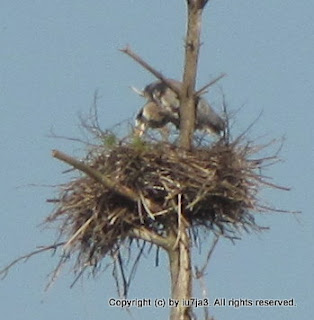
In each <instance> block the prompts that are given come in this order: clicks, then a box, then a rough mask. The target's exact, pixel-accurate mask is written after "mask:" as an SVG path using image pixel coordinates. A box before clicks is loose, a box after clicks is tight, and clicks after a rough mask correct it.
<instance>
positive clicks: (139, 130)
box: [133, 121, 147, 137]
mask: <svg viewBox="0 0 314 320" xmlns="http://www.w3.org/2000/svg"><path fill="white" fill-rule="evenodd" d="M146 129H147V125H146V123H144V122H141V121H135V127H134V129H133V135H134V136H135V137H142V135H143V134H144V133H145V132H146Z"/></svg>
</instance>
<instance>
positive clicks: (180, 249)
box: [167, 226, 192, 320]
mask: <svg viewBox="0 0 314 320" xmlns="http://www.w3.org/2000/svg"><path fill="white" fill-rule="evenodd" d="M179 232H180V239H179V242H178V244H177V246H175V248H170V249H169V250H167V252H168V256H169V263H170V274H171V298H172V302H173V303H174V304H173V306H172V308H171V313H170V320H190V319H191V312H192V308H191V306H190V305H189V302H190V299H191V294H192V278H191V277H192V272H191V254H190V247H191V246H190V239H189V235H188V230H187V228H186V227H185V226H182V229H181V230H180V231H179Z"/></svg>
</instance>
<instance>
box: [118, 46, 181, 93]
mask: <svg viewBox="0 0 314 320" xmlns="http://www.w3.org/2000/svg"><path fill="white" fill-rule="evenodd" d="M119 51H121V52H123V53H125V54H127V55H128V56H129V57H131V58H132V59H133V60H135V61H136V62H137V63H139V64H140V65H141V66H142V67H143V68H145V69H146V70H148V71H149V72H150V73H152V74H153V75H154V76H155V77H156V78H158V79H159V80H161V81H162V82H163V83H165V84H166V85H167V87H169V88H170V89H171V90H173V91H174V92H175V93H176V94H177V95H178V96H179V97H180V96H181V91H180V89H179V88H178V87H176V86H175V85H174V84H173V83H172V82H171V81H170V80H169V79H168V78H166V77H165V76H163V75H162V74H161V73H160V72H158V71H157V70H156V69H154V68H153V67H152V66H150V65H149V64H148V63H147V62H146V61H144V60H143V59H142V58H141V57H140V56H138V55H137V54H136V53H135V52H133V51H132V50H131V49H130V47H128V46H127V47H125V48H124V49H119Z"/></svg>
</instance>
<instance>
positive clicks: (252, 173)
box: [0, 0, 287, 320]
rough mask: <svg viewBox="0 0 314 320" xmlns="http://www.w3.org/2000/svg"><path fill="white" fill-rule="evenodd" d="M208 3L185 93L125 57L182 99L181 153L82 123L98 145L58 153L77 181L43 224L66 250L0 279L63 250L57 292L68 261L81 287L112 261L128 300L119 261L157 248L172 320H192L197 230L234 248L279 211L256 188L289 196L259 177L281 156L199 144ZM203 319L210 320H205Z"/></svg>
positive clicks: (188, 58) (240, 146) (190, 43)
mask: <svg viewBox="0 0 314 320" xmlns="http://www.w3.org/2000/svg"><path fill="white" fill-rule="evenodd" d="M207 2H208V0H187V1H186V3H187V19H188V27H187V33H186V41H185V67H184V73H183V86H182V89H181V90H180V89H178V87H176V86H174V85H173V83H172V82H171V81H168V78H167V77H165V76H164V75H163V74H161V73H159V72H157V71H156V69H154V68H153V67H152V66H150V65H149V64H148V63H146V62H145V61H144V60H143V59H142V58H141V57H139V56H138V55H137V54H135V53H134V52H133V51H132V50H131V49H130V48H128V47H127V48H125V49H122V50H121V51H122V52H124V53H126V54H127V55H129V56H130V57H131V58H133V59H134V60H135V61H137V62H138V63H139V64H141V65H142V66H143V67H144V68H146V69H147V70H148V71H149V72H151V73H152V74H154V75H155V76H156V77H157V78H158V79H159V80H160V81H162V82H163V83H164V84H165V85H166V86H168V87H169V88H170V89H171V90H173V91H174V92H175V93H176V94H177V95H178V96H179V98H180V104H181V107H180V137H179V144H178V145H173V144H169V143H164V142H160V141H153V140H152V141H148V142H147V141H134V140H133V139H132V136H128V137H125V138H123V139H120V140H119V139H118V138H115V137H114V138H115V139H112V137H113V135H112V133H111V132H110V131H103V130H101V129H100V126H99V123H98V119H97V116H96V117H94V119H93V121H92V122H91V123H89V124H88V123H84V127H85V128H87V129H89V130H90V131H91V132H92V133H93V134H95V135H96V136H97V138H98V139H99V140H100V143H98V144H96V145H92V146H89V147H90V148H89V150H88V152H87V155H86V157H84V158H83V159H80V160H78V159H75V158H72V157H71V156H68V155H66V154H64V153H62V152H60V151H57V150H54V151H53V153H52V155H53V157H55V158H57V159H59V160H61V161H63V162H65V163H66V164H68V165H70V166H71V167H73V168H74V169H75V170H77V171H78V172H79V173H80V174H78V176H77V178H75V179H71V180H70V181H69V182H68V183H67V184H63V185H62V186H61V187H60V192H59V195H58V197H56V198H54V199H49V200H48V201H49V202H51V203H53V204H54V205H55V209H54V211H53V213H52V214H51V215H50V216H49V217H48V218H47V219H46V223H49V224H51V223H54V224H57V226H58V229H59V231H60V238H61V240H60V241H59V242H56V243H54V244H52V245H50V246H47V247H43V248H41V249H39V250H37V251H34V252H32V253H31V254H29V255H25V256H23V257H20V258H19V259H17V260H15V261H13V262H12V263H11V264H10V265H8V266H7V267H6V268H4V269H3V270H2V271H0V274H2V275H6V274H7V272H8V270H9V269H10V268H11V267H12V266H13V265H14V264H15V263H17V262H18V261H21V260H25V259H28V258H29V257H30V256H32V255H34V254H37V253H42V252H44V251H48V250H58V249H59V250H61V256H60V261H59V263H58V265H57V267H56V268H55V270H54V271H53V273H52V277H51V282H53V281H54V280H55V278H56V276H57V275H58V274H59V271H60V269H61V268H62V267H63V265H64V264H66V263H68V262H70V261H73V260H74V270H75V272H76V275H77V278H78V277H80V276H81V275H82V274H83V272H84V271H87V270H90V271H91V273H92V274H96V273H97V271H99V269H100V266H101V263H102V262H103V261H104V259H105V258H110V259H111V261H112V266H113V275H114V278H115V280H116V282H117V284H118V285H117V287H118V289H119V288H120V284H121V283H122V289H123V290H122V291H119V294H120V295H121V296H122V297H125V296H126V295H127V291H128V288H129V285H130V282H129V280H127V278H126V275H125V270H124V265H125V262H127V261H125V260H127V258H124V257H122V253H121V251H122V250H123V248H127V249H128V251H129V252H131V251H132V248H133V246H134V243H136V249H138V248H139V249H140V250H139V254H138V256H137V259H135V264H134V266H135V265H136V263H138V261H139V259H140V257H141V256H142V254H143V250H144V249H145V246H146V244H151V245H152V246H155V247H156V248H157V249H159V248H161V249H163V250H165V251H166V252H167V254H168V257H169V269H170V275H171V298H172V299H174V300H175V301H177V302H178V306H177V307H176V308H172V309H171V315H170V319H171V320H190V319H192V318H193V313H192V305H191V304H189V302H190V299H191V296H192V268H191V265H192V262H191V248H192V247H193V239H194V240H195V239H197V237H198V230H199V229H200V228H203V229H205V230H207V231H210V232H212V233H213V234H214V235H215V236H216V237H217V238H218V237H220V236H224V237H226V238H228V239H230V240H234V239H238V236H237V232H238V230H239V228H241V227H242V228H243V229H244V230H251V229H253V230H261V227H259V226H258V225H257V224H256V223H255V221H254V215H253V214H254V213H255V212H261V211H262V212H264V211H269V210H274V209H272V208H268V207H265V206H264V205H262V204H261V203H260V202H259V201H258V200H257V199H258V197H257V194H258V192H259V190H260V188H261V187H271V188H279V189H283V190H287V189H286V188H283V187H279V186H276V185H274V184H271V183H269V181H268V180H267V178H266V177H263V176H262V175H261V173H260V170H261V168H263V166H264V165H265V166H266V165H267V166H268V165H269V164H272V163H275V162H276V161H277V154H275V155H274V156H272V157H267V158H254V154H256V152H258V151H260V150H261V149H263V148H264V147H265V146H256V145H254V144H252V143H251V142H246V141H245V140H244V139H243V136H240V137H239V138H237V139H235V140H234V141H230V139H229V136H224V138H223V139H222V140H220V141H218V142H216V143H213V144H210V145H208V144H202V143H199V144H197V143H196V141H195V140H194V136H193V133H194V125H195V104H196V103H195V101H196V99H197V98H198V96H199V95H200V94H201V93H202V92H203V91H204V90H205V89H206V88H207V87H209V86H211V85H212V84H213V83H215V82H216V81H218V80H219V79H220V78H221V77H222V76H219V77H218V78H217V79H215V80H213V81H211V82H209V83H208V84H207V85H205V86H203V87H202V88H201V89H199V90H195V82H196V75H197V62H198V55H199V49H200V33H201V22H202V21H201V19H202V13H203V10H204V8H205V6H206V4H207ZM108 141H111V143H110V144H109V143H108ZM252 157H253V158H252ZM210 253H211V251H209V255H208V259H209V256H210ZM201 273H202V272H198V275H197V276H199V275H200V274H201ZM77 278H76V279H77ZM74 282H75V281H74ZM184 301H186V302H187V303H183V302H184ZM205 316H206V320H207V319H208V318H209V317H208V314H207V313H205Z"/></svg>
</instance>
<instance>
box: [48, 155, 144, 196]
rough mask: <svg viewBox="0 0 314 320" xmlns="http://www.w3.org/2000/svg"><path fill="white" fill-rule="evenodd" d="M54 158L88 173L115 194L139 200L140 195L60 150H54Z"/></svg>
mask: <svg viewBox="0 0 314 320" xmlns="http://www.w3.org/2000/svg"><path fill="white" fill-rule="evenodd" d="M52 156H53V157H54V158H57V159H59V160H61V161H63V162H65V163H67V164H69V165H71V166H73V167H74V168H76V169H78V170H80V171H82V172H84V173H86V174H87V175H88V176H90V177H91V178H93V179H95V180H96V181H98V182H99V183H100V184H102V185H103V186H104V187H106V188H108V189H111V190H113V191H114V192H116V193H118V194H119V195H121V196H123V197H125V198H127V199H129V200H131V201H133V202H137V201H138V200H139V197H138V195H137V194H136V193H135V192H134V191H133V190H131V189H129V188H127V187H125V186H122V185H119V184H117V182H114V181H112V180H111V179H109V178H107V177H105V176H104V175H102V174H101V173H100V172H99V171H97V170H95V169H93V168H91V167H89V166H87V165H86V164H84V163H83V162H81V161H78V160H76V159H74V158H72V157H70V156H68V155H66V154H65V153H62V152H60V151H58V150H53V151H52Z"/></svg>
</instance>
